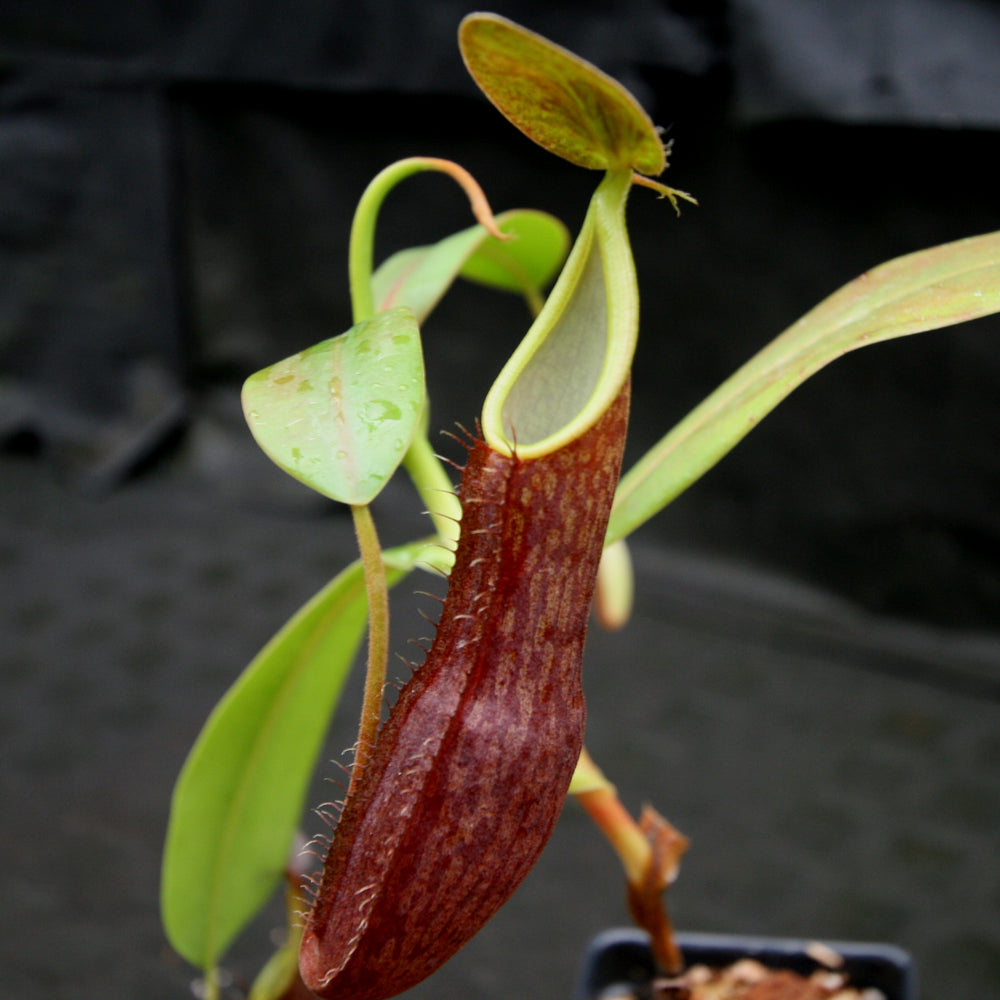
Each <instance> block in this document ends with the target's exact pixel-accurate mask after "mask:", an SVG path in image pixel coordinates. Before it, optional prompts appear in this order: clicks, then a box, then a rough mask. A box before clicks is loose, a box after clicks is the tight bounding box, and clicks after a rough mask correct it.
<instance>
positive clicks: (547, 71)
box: [458, 13, 667, 176]
mask: <svg viewBox="0 0 1000 1000" xmlns="http://www.w3.org/2000/svg"><path fill="white" fill-rule="evenodd" d="M458 44H459V48H460V49H461V50H462V58H463V59H464V60H465V65H466V68H467V69H468V71H469V73H470V75H471V76H472V78H473V79H474V80H475V81H476V83H477V84H478V85H479V88H480V89H481V90H482V91H483V93H484V94H485V95H486V96H487V97H488V98H489V99H490V101H492V102H493V104H494V105H495V106H496V108H497V110H498V111H500V113H501V114H502V115H503V116H504V117H505V118H507V120H508V121H510V122H511V123H512V124H513V125H515V126H516V127H517V128H519V129H520V130H521V131H522V132H523V133H524V134H525V135H526V136H528V138H529V139H533V140H534V141H535V142H537V143H538V144H539V145H540V146H543V147H544V148H545V149H547V150H548V151H549V152H550V153H555V154H556V156H561V157H563V158H564V159H567V160H569V161H570V162H571V163H575V164H577V166H581V167H589V168H592V169H597V170H623V169H629V170H638V171H639V172H640V173H643V174H649V175H651V176H656V175H657V174H660V173H662V171H663V168H664V167H665V166H666V162H667V160H666V151H665V149H664V146H663V142H662V141H661V139H660V135H659V132H657V130H656V128H655V127H654V125H653V123H652V122H651V121H650V119H649V116H648V115H647V114H646V112H645V111H643V109H642V108H641V107H640V105H639V103H638V102H637V101H636V99H635V98H634V97H633V96H632V95H631V94H630V93H629V92H628V91H627V90H626V89H625V88H624V87H623V86H622V85H621V84H620V83H618V82H617V81H616V80H613V79H612V78H611V77H610V76H607V75H606V74H605V73H602V72H601V70H599V69H597V68H596V67H595V66H592V65H591V64H590V63H588V62H586V61H585V60H584V59H581V58H580V57H579V56H577V55H574V54H573V53H572V52H569V51H567V50H566V49H564V48H562V47H561V46H559V45H556V44H555V43H554V42H550V41H549V40H548V39H546V38H543V37H542V36H541V35H537V34H535V33H534V32H533V31H529V30H528V29H527V28H523V27H521V26H520V25H519V24H515V23H514V22H513V21H508V20H507V19H506V18H503V17H500V16H498V15H496V14H481V13H476V14H469V15H468V16H467V17H466V18H465V19H464V20H463V21H462V24H461V26H460V28H459V33H458Z"/></svg>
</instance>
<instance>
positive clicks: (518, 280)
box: [372, 209, 569, 323]
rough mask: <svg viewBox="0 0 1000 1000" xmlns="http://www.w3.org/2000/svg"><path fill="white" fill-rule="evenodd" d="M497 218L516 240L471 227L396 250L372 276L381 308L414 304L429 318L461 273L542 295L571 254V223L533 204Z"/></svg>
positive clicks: (533, 296)
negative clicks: (539, 209) (435, 240)
mask: <svg viewBox="0 0 1000 1000" xmlns="http://www.w3.org/2000/svg"><path fill="white" fill-rule="evenodd" d="M496 223H497V225H498V227H499V228H500V229H501V230H502V231H503V232H504V233H505V234H508V235H510V236H511V237H512V239H510V240H505V241H501V240H498V239H496V237H494V236H491V235H490V234H489V233H487V232H486V229H485V228H484V227H483V226H471V227H469V228H468V229H464V230H462V231H461V232H458V233H454V234H453V235H451V236H448V237H446V238H445V239H443V240H441V241H440V242H438V243H434V244H432V245H430V246H422V247H413V248H411V249H409V250H401V251H400V252H399V253H395V254H393V255H392V256H391V257H389V258H388V259H387V260H386V261H385V262H384V263H383V264H382V265H381V266H380V267H379V269H378V270H377V271H376V272H375V274H374V276H373V277H372V289H373V292H374V299H375V302H376V304H377V307H378V308H379V309H388V308H390V307H392V306H398V305H406V306H409V307H410V308H411V309H412V310H413V313H414V315H415V316H416V319H417V322H418V323H423V322H424V320H425V319H426V318H427V316H428V315H429V314H430V312H431V310H432V309H433V308H434V307H435V306H436V305H437V304H438V302H439V301H440V299H441V297H442V296H443V295H444V293H445V292H446V291H447V290H448V288H449V287H450V286H451V284H452V283H453V282H454V280H455V279H456V278H457V277H463V278H467V279H469V280H471V281H478V282H480V283H481V284H486V285H490V286H492V287H494V288H499V289H501V290H503V291H510V292H520V293H522V294H523V295H524V296H525V297H526V298H528V299H529V300H531V301H533V300H535V299H537V298H538V297H539V296H540V295H541V291H542V289H543V288H544V287H545V286H546V285H548V283H549V282H550V281H551V280H552V278H553V277H554V276H555V274H556V271H557V270H558V269H559V265H560V264H561V263H562V262H563V259H564V258H565V256H566V250H567V248H568V246H569V233H568V232H567V230H566V227H565V226H564V225H563V224H562V223H561V222H560V221H559V220H558V219H556V218H555V217H554V216H551V215H548V214H547V213H545V212H536V211H532V210H530V209H515V210H513V211H510V212H504V213H502V214H501V215H498V216H497V217H496Z"/></svg>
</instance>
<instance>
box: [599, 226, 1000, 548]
mask: <svg viewBox="0 0 1000 1000" xmlns="http://www.w3.org/2000/svg"><path fill="white" fill-rule="evenodd" d="M995 312H1000V232H997V233H989V234H987V235H984V236H974V237H970V238H969V239H964V240H958V241H957V242H954V243H946V244H944V245H943V246H938V247H932V248H931V249H929V250H921V251H919V252H917V253H913V254H907V255H906V256H904V257H898V258H896V259H895V260H891V261H889V262H888V263H885V264H882V265H881V266H879V267H876V268H874V269H873V270H871V271H869V272H867V273H866V274H863V275H861V276H860V277H859V278H856V279H855V280H854V281H852V282H850V283H849V284H847V285H845V286H844V287H843V288H841V289H840V290H839V291H837V292H834V294H833V295H831V296H830V297H829V298H827V299H825V300H824V301H823V302H821V303H820V304H819V305H818V306H816V308H815V309H813V310H812V311H811V312H809V313H807V314H806V315H805V316H803V317H802V318H801V319H800V320H798V322H796V323H795V324H793V325H792V326H791V327H789V328H788V329H787V330H786V331H785V332H784V333H783V334H781V336H779V337H778V338H777V339H776V340H774V341H772V342H771V343H770V344H769V345H768V346H767V347H765V348H764V349H763V350H762V351H761V352H760V353H759V354H757V355H756V356H755V357H754V358H752V359H751V360H750V361H749V362H747V364H745V365H744V366H743V367H742V368H741V369H740V370H739V371H737V372H736V374H735V375H733V376H732V377H731V378H730V379H728V381H726V382H724V383H723V384H722V385H721V386H720V387H719V388H718V389H717V390H716V391H715V392H713V393H712V394H711V395H710V396H709V397H708V398H707V399H706V400H705V401H704V402H703V403H701V404H700V405H699V406H698V407H696V408H695V409H694V410H693V411H692V412H691V413H690V414H688V416H687V417H685V418H684V419H683V420H682V421H681V422H680V423H679V424H678V425H677V426H676V427H674V429H673V430H671V431H670V432H669V433H668V434H667V435H666V436H665V437H664V438H663V439H662V440H661V441H660V442H659V443H658V444H657V445H656V446H655V447H653V448H652V449H651V450H650V451H649V452H648V453H647V454H646V455H645V456H644V457H643V458H642V459H641V460H640V462H639V463H638V464H637V465H636V466H635V467H634V468H633V469H632V470H630V472H629V473H628V474H627V475H626V476H625V477H624V478H623V479H622V482H621V484H620V486H619V489H618V494H617V496H616V499H615V507H614V510H613V511H612V514H611V523H610V525H609V527H608V539H609V541H614V540H615V539H618V538H624V537H625V536H626V535H628V534H629V533H630V532H632V531H634V530H635V529H636V528H637V527H639V525H641V524H643V523H644V522H645V521H647V520H648V519H649V518H650V517H652V516H653V515H654V514H655V513H657V512H658V511H659V510H661V509H662V508H663V507H665V506H666V505H667V504H668V503H669V502H670V501H671V500H673V499H674V497H676V496H677V495H678V494H680V493H681V492H683V491H684V490H685V489H686V488H687V487H688V486H690V485H691V483H693V482H694V481H695V480H696V479H698V478H699V477H700V476H701V475H702V474H703V473H705V472H706V471H707V470H708V469H710V468H711V467H712V466H713V465H714V464H715V463H716V462H717V461H718V460H719V459H720V458H722V456H723V455H725V454H726V453H727V452H728V451H729V450H730V449H732V448H733V447H734V445H736V444H737V442H739V441H740V440H741V439H742V438H743V437H744V436H746V434H748V433H749V432H750V430H751V429H752V428H754V427H756V426H757V424H758V423H759V422H760V420H761V419H762V418H763V417H764V416H766V415H767V414H768V413H770V411H771V410H772V409H774V407H775V406H777V404H778V403H779V402H781V400H782V399H784V398H785V397H786V396H787V395H788V394H789V393H790V392H791V391H792V390H793V389H795V388H796V387H797V386H799V385H801V384H802V383H803V382H804V381H805V380H806V379H807V378H808V377H809V376H810V375H812V374H813V373H814V372H816V371H818V370H819V369H820V368H822V367H823V366H824V365H826V364H828V363H829V362H830V361H833V360H834V358H838V357H840V356H841V355H842V354H846V353H847V352H848V351H852V350H855V349H856V348H859V347H864V346H865V345H866V344H875V343H878V342H880V341H883V340H891V339H892V338H894V337H904V336H906V335H908V334H911V333H920V332H922V331H925V330H934V329H938V328H940V327H944V326H950V325H952V324H954V323H962V322H964V321H966V320H970V319H975V318H976V317H978V316H986V315H988V314H990V313H995Z"/></svg>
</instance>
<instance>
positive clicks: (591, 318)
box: [482, 171, 639, 458]
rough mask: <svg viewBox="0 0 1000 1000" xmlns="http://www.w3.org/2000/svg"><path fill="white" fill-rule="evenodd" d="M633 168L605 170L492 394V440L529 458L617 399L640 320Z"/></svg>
mask: <svg viewBox="0 0 1000 1000" xmlns="http://www.w3.org/2000/svg"><path fill="white" fill-rule="evenodd" d="M631 177H632V174H631V171H618V172H615V173H609V174H607V175H606V176H605V178H604V180H603V181H602V182H601V184H600V186H599V187H598V188H597V190H596V191H595V192H594V196H593V198H592V199H591V202H590V208H589V209H588V211H587V216H586V218H585V219H584V222H583V226H582V227H581V229H580V234H579V235H578V236H577V239H576V242H575V243H574V244H573V249H572V250H571V251H570V255H569V258H568V259H567V261H566V265H565V267H564V268H563V270H562V273H561V274H560V275H559V278H558V280H557V281H556V284H555V286H554V287H553V289H552V291H551V293H550V294H549V297H548V299H547V300H546V302H545V305H544V307H543V308H542V310H541V312H540V313H539V314H538V317H537V318H536V319H535V322H534V323H533V324H532V326H531V328H530V329H529V330H528V332H527V334H526V335H525V337H524V339H523V340H522V342H521V343H520V345H519V346H518V348H517V350H516V351H515V352H514V354H513V355H512V356H511V358H510V360H509V361H508V362H507V364H506V365H505V366H504V368H503V370H502V371H501V373H500V375H499V376H498V377H497V379H496V381H495V382H494V383H493V386H492V387H491V388H490V391H489V393H488V394H487V397H486V401H485V403H484V405H483V416H482V429H483V436H484V437H485V439H486V440H487V441H488V442H489V444H490V446H491V447H493V448H495V449H497V450H498V451H504V452H508V453H509V452H512V451H513V450H514V443H515V442H516V444H517V453H518V455H519V456H520V457H522V458H536V457H538V456H539V455H544V454H548V453H550V452H553V451H555V450H557V449H558V448H561V447H563V446H564V445H566V444H568V443H569V442H570V441H573V440H575V439H576V438H577V437H579V436H580V434H582V433H583V432H584V431H585V430H586V429H587V428H588V427H590V426H591V425H592V424H593V423H594V422H595V421H596V420H597V419H598V418H599V417H600V416H601V414H602V413H604V411H605V410H606V409H607V408H608V407H609V406H610V405H611V403H612V402H613V401H614V399H615V397H616V396H617V395H618V392H619V390H620V389H621V387H622V384H623V383H624V381H625V379H626V378H627V376H628V372H629V368H630V366H631V364H632V355H633V352H634V350H635V342H636V335H637V333H638V326H639V295H638V290H637V287H636V278H635V266H634V264H633V261H632V251H631V249H630V247H629V242H628V233H627V231H626V228H625V202H626V200H627V198H628V192H629V189H630V186H631Z"/></svg>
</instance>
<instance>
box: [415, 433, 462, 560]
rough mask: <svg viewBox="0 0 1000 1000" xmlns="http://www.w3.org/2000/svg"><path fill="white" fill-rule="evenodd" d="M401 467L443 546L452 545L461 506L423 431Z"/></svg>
mask: <svg viewBox="0 0 1000 1000" xmlns="http://www.w3.org/2000/svg"><path fill="white" fill-rule="evenodd" d="M403 467H404V468H405V469H406V471H407V472H408V473H409V476H410V478H411V479H412V480H413V484H414V486H416V488H417V491H418V492H419V493H420V497H421V499H422V500H423V501H424V504H425V505H426V507H427V513H428V514H430V516H431V521H433V523H434V530H435V531H436V532H437V533H438V536H439V537H440V538H441V540H442V541H444V542H445V543H446V544H447V545H449V546H451V547H452V548H454V546H455V545H456V544H457V542H458V533H459V527H458V522H459V521H460V520H461V518H462V505H461V504H460V503H459V501H458V497H457V496H456V495H455V488H454V486H453V485H452V482H451V479H450V478H449V477H448V473H447V472H445V470H444V466H443V465H442V464H441V460H440V459H439V458H438V457H437V455H435V454H434V451H433V449H432V448H431V443H430V441H428V440H427V437H426V436H425V435H424V434H417V435H416V436H415V437H414V439H413V441H412V443H411V444H410V447H409V449H408V450H407V452H406V455H405V456H404V457H403Z"/></svg>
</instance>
